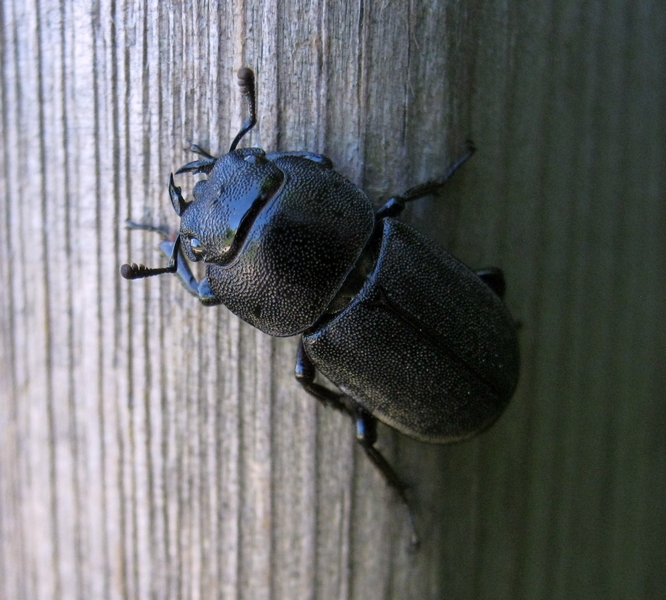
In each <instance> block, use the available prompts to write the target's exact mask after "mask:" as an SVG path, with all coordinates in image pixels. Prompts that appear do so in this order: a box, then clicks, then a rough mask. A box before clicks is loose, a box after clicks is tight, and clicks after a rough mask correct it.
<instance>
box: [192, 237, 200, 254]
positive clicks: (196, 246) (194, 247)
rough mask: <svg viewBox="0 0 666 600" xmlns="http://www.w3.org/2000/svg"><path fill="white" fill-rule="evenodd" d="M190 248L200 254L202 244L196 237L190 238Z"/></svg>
mask: <svg viewBox="0 0 666 600" xmlns="http://www.w3.org/2000/svg"><path fill="white" fill-rule="evenodd" d="M190 248H192V252H194V253H195V254H201V253H202V252H203V244H202V243H201V242H200V241H199V240H198V239H196V238H192V239H191V240H190Z"/></svg>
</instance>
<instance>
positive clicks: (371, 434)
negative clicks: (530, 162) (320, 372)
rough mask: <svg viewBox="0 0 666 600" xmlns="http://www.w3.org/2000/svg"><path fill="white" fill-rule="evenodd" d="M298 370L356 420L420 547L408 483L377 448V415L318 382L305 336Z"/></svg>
mask: <svg viewBox="0 0 666 600" xmlns="http://www.w3.org/2000/svg"><path fill="white" fill-rule="evenodd" d="M294 373H295V375H296V380H297V381H298V383H300V384H301V385H302V386H303V389H305V391H306V392H308V393H309V394H312V395H313V396H314V397H315V398H317V400H319V401H320V402H322V403H323V404H324V405H326V406H331V407H333V408H336V409H338V410H340V411H342V412H344V413H347V414H348V415H349V416H350V417H351V418H352V419H353V420H354V424H355V426H356V439H357V441H358V443H359V444H360V445H361V447H362V448H363V450H364V452H365V454H366V456H367V457H368V458H369V459H370V462H371V463H372V464H373V465H374V466H375V468H376V469H377V470H378V471H379V473H380V475H381V476H382V477H383V478H384V481H385V482H386V483H387V485H389V486H390V487H392V488H393V489H394V490H395V491H396V493H397V494H398V496H399V498H400V500H401V501H402V503H403V504H404V505H405V508H406V509H407V517H408V519H409V525H410V527H411V529H412V540H411V545H412V547H413V548H416V547H417V546H418V544H419V538H418V535H417V534H416V526H415V525H414V515H413V514H412V511H411V509H410V508H409V503H408V502H407V496H406V494H405V490H406V489H407V486H406V485H405V484H404V483H403V482H402V481H401V480H400V478H399V477H398V476H397V475H396V473H395V471H394V470H393V467H391V465H390V464H389V463H388V461H387V460H386V459H385V458H384V456H383V455H382V453H381V452H380V451H379V450H377V448H375V442H376V441H377V419H375V417H373V416H372V415H371V414H370V413H368V412H367V411H365V410H363V409H362V408H361V407H359V406H358V405H357V403H356V402H354V401H353V400H352V399H351V398H349V397H348V396H346V395H345V394H338V393H336V392H333V391H332V390H329V389H328V388H327V387H324V386H323V385H319V384H318V383H315V382H314V378H315V374H316V368H315V366H314V364H313V363H312V361H311V360H310V357H309V356H308V355H307V354H306V352H305V348H304V347H303V338H301V339H300V341H299V343H298V350H297V352H296V367H295V369H294Z"/></svg>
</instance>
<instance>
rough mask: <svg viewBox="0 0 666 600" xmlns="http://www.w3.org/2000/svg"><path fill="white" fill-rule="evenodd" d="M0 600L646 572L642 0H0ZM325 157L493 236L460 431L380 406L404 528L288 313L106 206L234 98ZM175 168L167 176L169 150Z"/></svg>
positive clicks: (557, 591) (163, 212)
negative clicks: (498, 397) (508, 366)
mask: <svg viewBox="0 0 666 600" xmlns="http://www.w3.org/2000/svg"><path fill="white" fill-rule="evenodd" d="M0 26H1V30H0V68H1V69H2V71H1V73H0V85H1V89H0V114H1V115H2V119H1V120H0V142H1V143H0V182H1V187H0V210H1V215H0V256H1V257H2V260H0V596H1V597H2V598H7V599H14V598H108V599H115V598H137V599H143V598H243V599H253V600H254V599H262V598H274V599H282V598H318V599H325V600H327V599H334V598H363V599H373V598H377V599H380V598H381V599H385V598H396V599H401V600H403V599H405V598H415V599H416V598H418V599H422V598H463V599H468V598H484V599H486V598H498V599H500V598H507V599H509V598H510V599H515V598H530V599H535V598H566V599H571V598H586V599H588V598H604V599H607V598H618V599H619V598H657V597H663V596H664V595H666V589H665V587H666V586H665V584H664V576H663V573H664V570H665V568H666V545H665V544H664V537H665V535H666V507H665V506H664V498H666V473H665V470H664V461H665V459H666V441H665V439H666V438H665V436H664V434H663V432H664V430H665V429H666V403H665V402H664V396H665V394H664V390H665V388H666V368H665V365H664V356H665V355H666V327H665V318H664V315H665V314H666V276H665V272H664V264H663V263H664V259H665V258H666V234H665V233H664V232H665V231H666V202H665V196H666V78H665V77H664V72H666V60H665V58H666V56H665V55H666V46H665V45H664V39H666V5H665V4H664V3H663V2H659V1H658V0H646V1H645V2H641V3H632V2H628V1H626V0H625V1H622V0H611V1H610V2H607V3H603V5H602V3H599V2H592V1H590V0H584V1H583V2H571V1H568V0H552V1H551V2H536V1H528V2H518V1H516V0H514V1H508V2H502V1H499V0H489V1H487V2H481V1H478V0H473V1H470V2H460V1H451V2H446V3H445V2H431V1H422V0H415V1H413V2H408V3H406V2H384V3H378V2H365V1H363V0H356V1H352V2H346V3H330V2H325V1H321V0H320V1H312V2H302V1H301V0H291V1H288V2H287V1H283V0H279V1H278V0H266V1H265V2H260V1H252V0H246V1H245V2H240V1H239V2H221V3H216V2H203V1H202V2H175V1H166V2H150V3H144V2H136V1H132V0H126V1H124V2H115V1H105V0H101V1H100V2H84V1H73V0H63V1H59V2H56V1H54V0H34V1H32V2H29V3H28V4H26V3H24V2H19V1H18V0H4V1H3V2H2V3H1V4H0ZM243 64H246V65H248V66H251V67H253V68H254V69H255V70H256V72H257V76H258V92H259V120H260V123H259V126H258V127H257V129H256V130H255V131H254V132H253V133H252V135H251V136H250V143H252V144H253V145H260V146H262V147H264V148H267V149H309V150H312V151H315V152H322V153H326V154H328V155H329V156H331V158H332V159H333V161H334V162H335V164H336V165H337V167H338V168H339V170H340V171H341V172H342V173H343V174H345V175H346V176H347V177H348V178H350V179H351V180H352V181H354V182H356V183H358V184H359V185H362V186H363V188H364V189H366V190H367V191H368V193H369V194H370V195H371V197H373V198H375V199H377V200H378V199H379V198H380V197H381V196H386V195H388V194H390V193H392V192H399V191H401V190H403V189H405V188H406V187H409V186H411V185H414V184H416V183H418V182H420V181H423V180H424V179H427V178H429V177H432V176H436V175H438V174H441V173H442V172H443V170H444V169H445V168H446V166H447V165H448V164H449V163H450V162H451V161H452V160H453V159H454V158H456V157H457V155H458V154H459V153H460V152H461V149H462V148H463V147H464V145H465V140H466V139H468V138H472V139H473V140H474V141H475V143H476V145H477V146H478V148H479V152H478V154H477V156H475V158H474V159H473V161H472V162H471V163H469V164H468V165H467V166H466V167H465V169H464V172H461V173H460V175H459V176H457V178H456V179H455V180H454V181H453V182H452V183H451V185H450V186H449V188H448V190H447V191H446V192H445V193H443V194H441V195H440V196H438V197H436V198H429V199H426V200H423V201H421V202H419V203H417V204H416V205H414V206H413V207H410V208H409V210H408V211H407V213H406V215H405V218H406V220H408V221H410V222H412V223H413V224H415V225H416V226H417V227H418V228H419V229H421V230H422V231H424V232H425V233H427V235H428V236H430V237H431V238H432V239H435V240H436V241H438V242H439V243H440V244H442V245H443V246H444V247H446V248H448V249H449V250H450V251H452V252H453V253H454V254H456V255H457V256H459V257H460V258H462V259H463V260H465V261H466V262H467V263H469V264H470V265H471V266H485V265H490V264H497V265H500V266H502V267H503V268H504V270H505V273H506V276H507V281H508V286H509V287H508V295H507V303H508V305H509V307H510V308H511V310H512V311H513V313H514V314H515V315H516V318H518V319H519V320H520V321H521V322H522V329H521V334H520V335H521V347H522V354H523V364H522V378H521V382H520V385H519V389H518V392H517V394H516V397H515V399H514V401H513V402H512V404H511V405H510V407H509V409H508V410H507V412H506V414H505V415H504V416H503V417H502V419H501V420H500V421H499V422H498V423H497V424H496V426H494V427H493V428H492V429H491V430H490V431H489V432H487V433H486V434H484V435H483V436H481V437H479V438H478V439H476V440H474V441H471V442H468V443H464V444H460V445H456V446H452V447H434V446H428V445H425V444H420V443H417V442H413V441H411V440H408V439H405V438H401V437H400V436H398V435H397V434H395V433H393V432H391V431H390V430H388V429H386V428H382V429H381V431H380V436H381V447H382V449H383V450H384V451H385V452H386V454H387V455H388V456H389V457H390V458H391V460H392V461H393V463H394V464H395V465H396V468H397V470H398V472H399V473H400V474H401V475H402V476H403V477H404V478H405V479H406V480H407V481H408V482H409V483H410V484H411V486H412V489H411V495H412V498H413V504H414V508H415V511H416V514H417V522H418V527H419V529H420V531H421V534H422V538H423V543H422V547H421V549H420V551H419V552H418V553H416V554H410V553H409V552H408V551H407V545H408V544H407V542H408V539H409V530H408V527H407V523H406V519H405V517H404V513H403V511H402V508H401V506H400V504H399V503H398V502H396V500H395V498H394V496H393V495H392V494H391V492H390V491H389V490H387V489H386V488H385V487H384V485H383V484H382V481H381V479H380V478H379V476H378V475H377V474H376V473H375V472H374V470H373V468H372V467H371V465H369V464H368V462H367V460H366V459H365V457H364V456H363V455H362V453H361V452H360V451H359V450H358V449H356V448H355V445H354V432H353V430H352V427H351V425H350V423H349V422H348V420H345V418H343V416H342V415H338V414H335V413H333V412H332V411H329V410H326V409H324V408H322V407H320V406H317V403H316V402H315V401H314V400H313V399H312V398H310V397H308V396H307V395H306V394H305V393H303V392H302V391H301V390H300V389H299V387H298V385H297V384H296V382H295V381H294V379H293V376H292V371H293V360H294V353H295V344H296V340H295V339H279V340H277V339H270V338H268V337H266V336H264V335H263V334H261V333H258V332H256V331H254V330H253V329H251V328H250V327H249V326H246V325H245V324H242V323H240V322H239V321H238V320H237V319H236V318H235V317H233V316H231V315H230V314H229V313H228V312H227V311H226V310H225V309H223V308H216V309H207V308H204V307H202V306H199V305H198V303H197V302H196V300H194V299H193V298H191V297H190V296H189V295H188V294H187V293H186V292H185V291H184V290H183V289H182V288H181V287H180V286H179V285H178V283H177V281H176V280H175V279H174V278H172V277H160V278H154V279H151V280H147V281H145V282H134V283H128V282H126V281H124V280H122V279H121V278H120V277H119V274H118V268H119V265H120V264H121V263H123V262H126V261H127V260H132V261H136V262H145V263H146V264H150V265H153V264H158V263H159V262H161V261H163V259H162V257H161V256H160V254H159V252H158V251H157V250H156V241H157V240H156V239H155V237H154V236H151V235H149V234H147V233H146V234H141V233H133V234H132V235H130V234H128V232H127V231H126V230H125V229H124V225H123V224H124V221H125V219H127V218H129V217H131V218H133V219H135V220H144V221H148V222H153V223H160V224H166V225H168V226H169V227H170V228H171V229H175V227H176V226H177V218H176V216H175V215H174V214H173V211H172V210H171V207H170V203H169V201H168V197H167V193H166V184H167V181H168V175H169V173H170V172H171V171H173V170H175V169H176V168H177V167H179V166H180V165H181V164H183V163H184V162H186V161H188V160H190V155H189V154H188V153H187V152H186V147H187V145H188V144H189V143H190V142H197V143H199V144H200V145H202V146H204V147H207V148H209V149H210V150H211V151H213V152H214V153H222V152H225V151H226V149H227V147H228V144H229V143H230V141H231V139H232V137H233V135H234V134H235V132H236V131H237V130H238V127H239V125H240V123H241V121H242V118H243V115H242V108H241V102H240V98H239V94H238V92H237V88H236V78H235V71H236V69H237V68H238V67H240V66H241V65H243ZM181 181H182V185H183V189H184V190H189V189H191V185H192V184H193V180H192V179H191V178H190V179H187V178H183V179H182V180H181Z"/></svg>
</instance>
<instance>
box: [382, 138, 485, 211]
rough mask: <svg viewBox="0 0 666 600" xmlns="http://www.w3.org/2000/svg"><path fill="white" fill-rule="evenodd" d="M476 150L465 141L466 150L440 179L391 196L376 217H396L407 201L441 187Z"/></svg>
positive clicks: (421, 196) (470, 143)
mask: <svg viewBox="0 0 666 600" xmlns="http://www.w3.org/2000/svg"><path fill="white" fill-rule="evenodd" d="M474 152H476V148H475V147H474V144H472V142H470V141H468V142H467V151H466V152H465V153H464V154H463V155H462V156H461V157H460V158H459V159H458V160H456V161H455V162H454V163H453V164H452V165H451V166H450V167H449V168H448V169H447V171H446V173H444V176H443V177H441V178H440V179H432V180H430V181H425V182H424V183H419V184H418V185H415V186H414V187H411V188H409V189H408V190H407V191H406V192H404V193H402V194H400V195H399V196H393V197H391V198H389V199H388V200H387V201H386V202H385V203H384V205H383V206H381V207H380V208H379V209H377V213H376V217H377V219H383V218H385V217H397V216H398V215H399V214H400V213H401V212H402V211H403V210H405V205H406V204H407V202H411V201H412V200H417V199H418V198H423V197H424V196H427V195H428V194H432V193H433V192H436V191H437V190H438V189H439V188H441V187H443V186H444V185H445V184H446V183H447V182H448V181H449V179H451V177H452V176H453V174H454V173H455V172H456V171H457V170H458V169H459V168H460V167H462V166H463V165H464V164H465V163H466V162H467V161H468V160H469V159H470V158H471V157H472V155H473V154H474Z"/></svg>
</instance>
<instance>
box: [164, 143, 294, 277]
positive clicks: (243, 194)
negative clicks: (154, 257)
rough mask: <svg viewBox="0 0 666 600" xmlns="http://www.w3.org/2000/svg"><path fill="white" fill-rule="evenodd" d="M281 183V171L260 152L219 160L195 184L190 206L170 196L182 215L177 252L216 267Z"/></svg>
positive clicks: (244, 152) (228, 257) (232, 251)
mask: <svg viewBox="0 0 666 600" xmlns="http://www.w3.org/2000/svg"><path fill="white" fill-rule="evenodd" d="M283 179H284V175H283V173H282V171H280V169H278V168H277V166H276V165H275V164H274V163H272V162H271V161H269V160H268V159H267V158H266V155H265V153H264V151H263V150H261V149H260V148H243V149H240V150H234V151H233V152H229V153H228V154H226V155H225V156H223V157H221V158H220V159H218V161H217V162H216V163H215V166H214V168H213V170H212V171H211V173H210V176H209V177H208V179H205V180H201V181H199V182H197V183H196V185H195V186H194V190H193V192H192V194H193V196H194V199H193V200H192V202H189V203H186V202H184V200H183V199H182V197H180V194H177V195H176V197H174V194H171V199H172V203H173V206H174V209H175V211H176V212H177V213H178V214H179V215H180V217H181V221H180V240H181V248H182V250H183V251H184V252H185V254H186V255H187V257H188V258H189V259H190V260H192V261H199V260H203V261H205V262H210V263H216V264H226V263H228V262H230V261H231V260H232V259H233V257H234V256H235V255H236V253H237V252H238V250H239V249H240V247H241V246H242V243H243V240H244V239H245V237H246V235H247V232H248V231H249V229H250V228H251V226H252V223H253V222H254V220H255V218H256V217H257V215H258V214H259V212H260V211H261V210H262V209H263V207H264V206H265V205H266V204H267V202H268V201H269V200H270V199H271V198H272V197H273V195H274V194H275V193H276V192H277V190H278V189H279V188H280V185H281V184H282V181H283ZM170 189H171V188H170Z"/></svg>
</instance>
